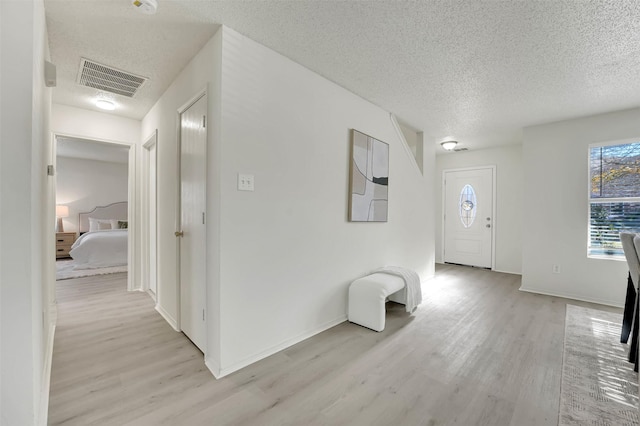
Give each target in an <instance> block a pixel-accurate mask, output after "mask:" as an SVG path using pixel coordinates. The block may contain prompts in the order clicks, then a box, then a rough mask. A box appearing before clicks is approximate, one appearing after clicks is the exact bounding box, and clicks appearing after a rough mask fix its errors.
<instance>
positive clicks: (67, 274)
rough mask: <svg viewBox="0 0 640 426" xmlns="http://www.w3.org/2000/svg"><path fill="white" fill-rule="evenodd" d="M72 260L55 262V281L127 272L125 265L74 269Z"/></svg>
mask: <svg viewBox="0 0 640 426" xmlns="http://www.w3.org/2000/svg"><path fill="white" fill-rule="evenodd" d="M74 267H75V264H74V263H73V260H57V261H56V281H60V280H69V279H71V278H82V277H92V276H94V275H105V274H116V273H118V272H127V265H124V266H111V267H109V268H95V269H77V270H76V269H74Z"/></svg>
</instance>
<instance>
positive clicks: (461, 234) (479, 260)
mask: <svg viewBox="0 0 640 426" xmlns="http://www.w3.org/2000/svg"><path fill="white" fill-rule="evenodd" d="M493 179H494V168H493V167H490V168H478V169H473V170H450V171H445V172H444V194H445V195H444V238H443V241H444V244H443V245H444V261H445V262H446V263H458V264H462V265H470V266H479V267H482V268H491V267H492V256H493V254H492V245H493V234H494V229H493V228H494V212H493V194H494V191H493Z"/></svg>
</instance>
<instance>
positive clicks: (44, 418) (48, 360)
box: [36, 310, 57, 426]
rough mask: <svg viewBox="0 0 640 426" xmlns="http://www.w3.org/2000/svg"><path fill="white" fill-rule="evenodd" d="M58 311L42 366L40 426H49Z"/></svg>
mask: <svg viewBox="0 0 640 426" xmlns="http://www.w3.org/2000/svg"><path fill="white" fill-rule="evenodd" d="M56 321H57V311H56V310H54V312H53V314H52V321H51V322H50V323H49V338H48V339H47V347H46V348H45V352H44V363H43V365H42V384H41V386H40V410H39V412H38V420H37V422H36V424H37V425H39V426H47V424H48V417H49V389H50V387H51V365H52V363H53V342H54V338H55V335H56Z"/></svg>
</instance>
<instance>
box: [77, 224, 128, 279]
mask: <svg viewBox="0 0 640 426" xmlns="http://www.w3.org/2000/svg"><path fill="white" fill-rule="evenodd" d="M127 238H128V234H127V230H126V229H105V230H101V231H93V232H87V233H85V234H82V235H81V236H80V238H78V239H77V240H76V242H75V243H73V245H72V246H71V251H70V252H69V255H70V256H71V257H72V258H73V260H74V263H75V264H76V266H75V268H74V269H92V268H106V267H109V266H120V265H126V264H127Z"/></svg>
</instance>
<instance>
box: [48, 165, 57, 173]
mask: <svg viewBox="0 0 640 426" xmlns="http://www.w3.org/2000/svg"><path fill="white" fill-rule="evenodd" d="M54 174H55V170H54V169H53V164H49V165H48V166H47V176H53V175H54Z"/></svg>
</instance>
